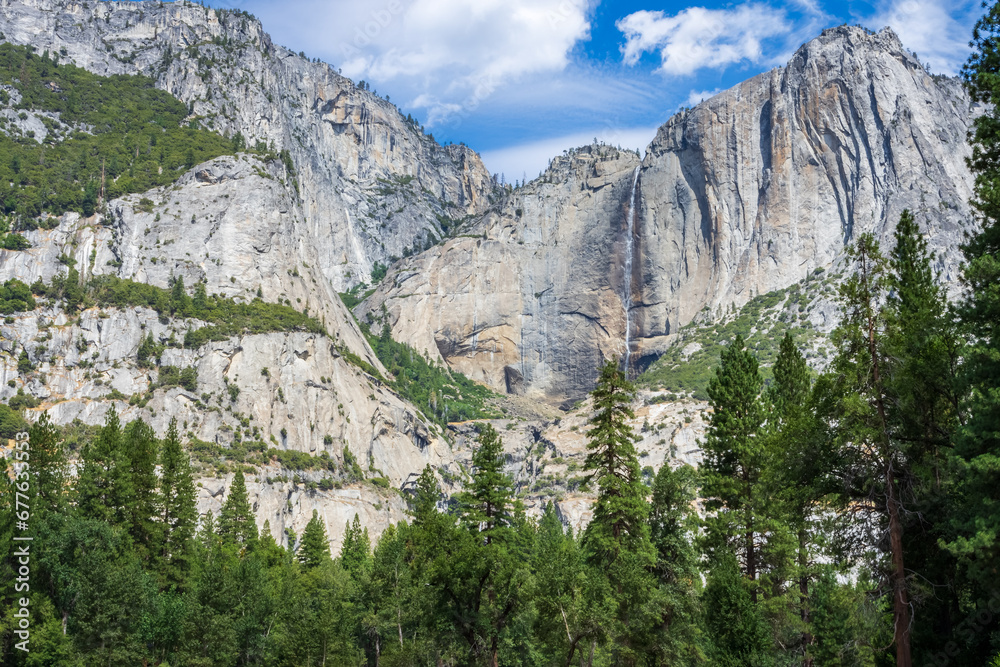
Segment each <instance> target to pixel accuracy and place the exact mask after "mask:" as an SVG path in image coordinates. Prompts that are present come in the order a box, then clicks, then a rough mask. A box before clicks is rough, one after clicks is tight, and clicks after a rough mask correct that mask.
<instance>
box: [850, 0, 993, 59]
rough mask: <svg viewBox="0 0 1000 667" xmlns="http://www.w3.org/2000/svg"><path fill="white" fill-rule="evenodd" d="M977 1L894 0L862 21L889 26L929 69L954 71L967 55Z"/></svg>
mask: <svg viewBox="0 0 1000 667" xmlns="http://www.w3.org/2000/svg"><path fill="white" fill-rule="evenodd" d="M978 10H979V4H978V3H975V2H963V1H961V0H960V1H957V2H956V1H954V0H895V1H894V2H888V3H885V4H883V5H882V7H881V11H880V12H879V13H878V14H876V15H875V16H874V17H871V18H869V19H865V20H864V21H863V22H864V23H865V24H867V25H869V26H870V27H872V28H875V29H878V28H881V27H883V26H889V27H891V28H892V29H893V30H894V31H896V34H897V35H899V38H900V40H902V42H903V45H904V46H905V47H906V48H908V49H910V50H911V51H913V52H914V53H916V54H917V56H918V57H919V58H920V61H921V62H922V63H924V64H925V65H927V66H928V67H929V68H930V70H931V71H932V72H936V73H939V74H956V73H958V70H959V69H961V67H962V64H963V63H964V62H965V60H966V58H968V57H969V39H970V38H971V37H972V26H973V24H974V23H975V20H976V18H977V17H978Z"/></svg>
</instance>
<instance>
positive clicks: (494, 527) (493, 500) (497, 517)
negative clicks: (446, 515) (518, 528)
mask: <svg viewBox="0 0 1000 667" xmlns="http://www.w3.org/2000/svg"><path fill="white" fill-rule="evenodd" d="M477 442H478V446H477V447H476V449H475V451H474V452H473V453H472V466H473V474H472V484H471V485H470V487H469V489H468V491H466V492H465V493H463V494H462V496H461V497H460V502H461V504H462V507H463V514H464V516H463V519H464V521H465V522H466V523H467V524H468V525H471V526H474V527H475V528H476V530H478V531H479V532H480V534H482V536H483V540H484V541H485V543H486V544H490V543H491V542H492V540H493V538H494V536H495V535H497V534H498V533H500V532H501V531H502V529H504V528H506V527H509V526H510V524H511V496H512V494H513V491H512V486H513V483H512V482H511V479H510V476H509V475H507V473H505V472H504V469H503V464H504V453H503V440H501V439H500V434H499V433H497V432H496V429H494V428H493V426H492V425H490V424H484V425H483V427H482V429H481V430H480V432H479V435H478V437H477Z"/></svg>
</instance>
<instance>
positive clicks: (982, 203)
mask: <svg viewBox="0 0 1000 667" xmlns="http://www.w3.org/2000/svg"><path fill="white" fill-rule="evenodd" d="M998 36H1000V5H998V4H997V3H993V4H991V5H990V6H989V8H988V10H987V12H986V14H985V15H984V16H983V17H982V18H980V19H979V21H978V22H977V23H976V27H975V29H974V31H973V39H972V46H973V49H974V50H973V53H972V55H971V56H970V58H969V60H968V62H967V63H966V65H965V68H964V69H963V72H962V74H963V77H964V79H965V84H966V88H967V89H968V91H969V94H970V97H971V98H972V100H973V101H975V102H981V103H984V108H985V113H983V114H981V115H979V116H977V117H976V120H975V121H974V123H975V132H974V134H973V136H972V137H971V143H972V158H971V159H970V160H969V166H970V167H971V169H972V172H973V174H975V177H976V181H975V193H974V198H973V200H972V205H973V207H974V208H975V211H976V218H977V222H978V223H979V225H980V228H979V230H978V231H977V232H976V233H974V234H972V235H971V236H969V237H968V239H967V241H966V243H965V245H964V246H963V248H962V252H963V253H964V255H965V259H966V264H965V266H964V268H963V271H962V284H963V287H964V293H963V297H962V300H961V302H960V304H959V306H958V317H959V320H960V322H961V326H962V328H963V333H965V335H966V337H967V338H968V340H969V341H970V345H969V347H968V348H967V350H966V351H965V360H964V364H963V367H962V384H963V389H964V394H965V396H967V397H968V398H967V405H966V412H967V414H968V419H967V421H966V423H965V424H964V425H963V427H962V428H961V429H960V431H959V433H958V434H957V437H956V438H955V453H956V454H957V460H956V463H957V464H958V465H959V466H960V468H959V472H960V475H961V478H962V480H963V481H962V488H961V493H960V495H959V496H958V497H960V498H961V499H962V501H963V502H962V505H961V506H960V507H957V508H955V512H954V522H955V528H956V530H957V532H958V534H957V535H956V536H955V538H954V539H952V540H951V541H950V544H949V548H950V549H951V550H952V552H953V553H954V554H955V555H956V556H958V557H959V558H961V560H962V563H963V565H964V567H967V568H968V578H969V581H970V583H971V584H972V587H973V589H976V588H978V589H979V590H987V589H989V588H992V587H994V585H995V582H996V577H997V568H996V563H998V562H1000V511H998V509H997V508H998V507H1000V197H998V193H1000V168H998V166H997V165H998V164H1000V112H998V110H997V103H998V102H1000V76H998V74H1000V41H998Z"/></svg>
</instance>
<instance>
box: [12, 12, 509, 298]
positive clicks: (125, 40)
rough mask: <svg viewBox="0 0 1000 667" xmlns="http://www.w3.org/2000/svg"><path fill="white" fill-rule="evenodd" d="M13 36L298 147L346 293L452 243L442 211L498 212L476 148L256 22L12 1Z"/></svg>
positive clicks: (250, 136)
mask: <svg viewBox="0 0 1000 667" xmlns="http://www.w3.org/2000/svg"><path fill="white" fill-rule="evenodd" d="M0 32H2V33H3V35H4V39H5V40H6V41H9V42H12V43H15V44H31V45H32V46H34V47H36V48H37V50H38V52H42V51H43V50H49V51H50V52H51V53H53V54H56V53H60V54H62V53H64V54H65V55H61V56H60V57H61V62H72V63H75V64H76V65H79V66H80V67H84V68H86V69H88V70H90V71H92V72H95V73H97V74H103V75H110V74H144V75H146V76H150V77H152V78H153V79H154V80H155V82H156V85H157V86H158V87H160V88H162V89H164V90H166V91H168V92H170V93H171V94H173V95H174V96H176V97H177V98H178V99H180V100H182V101H184V102H187V103H188V104H189V105H190V107H191V110H192V114H193V115H194V116H200V117H203V118H204V119H205V122H207V123H210V126H211V127H214V128H215V129H217V130H219V131H220V132H222V133H224V134H227V135H234V134H235V133H237V132H239V133H240V134H242V136H243V137H244V138H245V139H246V141H247V143H248V144H249V145H254V144H255V143H256V142H258V141H259V142H263V144H264V145H269V146H272V147H274V148H275V149H276V150H281V149H285V150H287V151H289V154H290V156H291V157H292V161H293V163H294V165H295V169H296V170H297V174H296V177H295V178H294V182H295V183H296V184H297V186H298V192H297V193H296V194H297V197H296V198H297V200H298V202H297V203H298V204H299V209H300V210H299V216H300V220H301V222H302V223H303V224H302V227H303V228H305V229H308V230H309V231H310V236H311V238H309V239H308V241H309V243H313V244H315V245H316V247H317V251H318V255H319V257H320V264H319V268H320V269H321V271H322V273H323V275H325V276H326V278H327V279H328V280H329V281H330V282H331V283H332V284H333V286H334V287H335V288H336V289H339V290H343V289H346V288H348V287H350V286H351V285H353V284H356V283H357V282H359V279H360V280H367V278H368V276H369V274H370V272H371V269H372V266H373V264H374V262H376V261H381V262H383V263H386V262H387V260H388V258H390V257H392V256H403V254H404V252H405V251H406V250H408V249H410V250H412V249H413V248H417V249H419V248H421V247H423V245H424V244H425V243H426V242H427V240H428V238H440V237H441V236H442V229H441V223H440V221H439V216H441V218H442V219H446V218H452V219H459V218H462V217H464V216H466V215H471V214H475V213H478V212H480V211H482V210H483V209H484V208H485V207H486V205H487V204H488V198H489V193H490V192H491V190H492V183H491V179H490V174H489V173H488V172H487V171H486V168H485V167H484V166H483V164H482V161H481V160H480V159H479V156H478V155H477V154H476V153H475V152H474V151H472V150H470V149H468V148H466V147H465V146H459V145H451V146H440V145H438V144H437V143H435V142H434V140H433V139H431V138H430V137H428V136H427V135H425V134H423V133H422V132H421V131H420V129H419V128H417V127H415V125H413V124H412V123H410V122H408V121H407V120H406V119H405V118H403V117H402V116H401V115H400V114H399V111H398V110H397V109H396V108H395V107H394V106H393V105H391V104H390V103H389V102H388V101H387V100H384V99H382V98H381V97H379V96H378V95H375V94H373V93H371V92H368V91H367V90H362V89H360V88H358V87H356V86H355V85H354V84H353V83H352V82H351V81H350V80H349V79H347V78H345V77H342V76H340V74H338V73H337V72H336V71H335V70H334V69H332V68H331V67H330V66H329V65H326V64H325V63H320V62H312V61H310V60H308V59H307V58H303V57H301V56H299V55H296V54H294V53H292V52H291V51H289V50H287V49H285V48H283V47H281V46H278V45H276V44H274V43H272V42H271V38H270V37H269V36H268V35H267V34H266V33H265V32H264V30H263V28H262V27H261V25H260V23H259V22H258V21H257V20H256V19H252V18H249V16H247V15H244V14H241V13H236V12H217V11H216V10H214V9H210V8H207V7H202V6H201V5H195V4H194V3H174V2H168V3H151V2H145V3H137V2H89V3H86V2H83V3H81V2H73V1H70V0H0ZM286 178H287V179H288V180H289V181H290V182H291V181H292V180H293V179H292V177H291V175H288V176H287V177H286Z"/></svg>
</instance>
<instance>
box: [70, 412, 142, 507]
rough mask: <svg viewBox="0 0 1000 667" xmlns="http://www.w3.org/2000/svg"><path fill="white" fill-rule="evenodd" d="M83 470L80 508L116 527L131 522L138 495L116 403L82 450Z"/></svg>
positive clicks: (81, 473)
mask: <svg viewBox="0 0 1000 667" xmlns="http://www.w3.org/2000/svg"><path fill="white" fill-rule="evenodd" d="M80 460H81V469H80V477H79V479H78V480H77V484H76V488H77V494H78V499H77V507H78V509H79V511H80V512H81V514H82V515H83V516H84V517H87V518H93V519H100V520H102V521H107V522H110V523H113V524H114V525H116V526H126V525H127V524H128V521H127V517H126V509H127V508H128V507H129V506H130V505H131V503H132V501H133V498H134V491H133V489H132V476H131V474H130V472H129V457H128V453H127V452H126V450H125V445H124V441H123V437H122V430H121V422H120V421H119V420H118V412H117V410H116V409H115V406H114V405H112V406H111V407H110V408H109V409H108V413H107V416H106V417H105V420H104V427H103V428H101V432H100V434H99V435H98V436H97V438H95V439H94V440H93V441H92V442H88V443H87V444H85V445H84V446H83V448H82V450H81V452H80Z"/></svg>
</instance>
